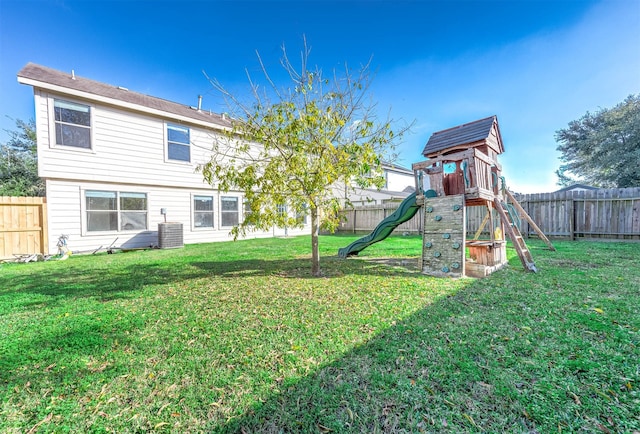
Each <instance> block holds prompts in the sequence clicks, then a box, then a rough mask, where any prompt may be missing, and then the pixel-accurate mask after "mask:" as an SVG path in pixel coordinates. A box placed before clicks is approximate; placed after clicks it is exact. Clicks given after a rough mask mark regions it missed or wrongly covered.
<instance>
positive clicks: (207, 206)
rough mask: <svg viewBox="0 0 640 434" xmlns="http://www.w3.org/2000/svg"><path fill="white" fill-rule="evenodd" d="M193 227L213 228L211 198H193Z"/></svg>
mask: <svg viewBox="0 0 640 434" xmlns="http://www.w3.org/2000/svg"><path fill="white" fill-rule="evenodd" d="M193 227H195V228H213V196H193Z"/></svg>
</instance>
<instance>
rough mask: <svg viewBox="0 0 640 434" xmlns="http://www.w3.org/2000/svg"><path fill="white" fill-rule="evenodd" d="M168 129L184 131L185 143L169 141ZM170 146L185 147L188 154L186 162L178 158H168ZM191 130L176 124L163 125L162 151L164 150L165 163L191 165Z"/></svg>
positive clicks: (167, 123)
mask: <svg viewBox="0 0 640 434" xmlns="http://www.w3.org/2000/svg"><path fill="white" fill-rule="evenodd" d="M170 128H174V129H180V130H186V134H187V141H186V142H179V141H176V140H169V129H170ZM170 145H176V146H185V147H186V148H187V150H188V152H189V159H188V160H183V159H179V158H171V156H170V152H169V148H170ZM191 148H192V146H191V128H190V127H188V126H185V125H180V124H178V123H172V122H165V123H164V149H165V153H164V156H165V162H167V163H175V164H188V165H190V164H191V160H192V155H191Z"/></svg>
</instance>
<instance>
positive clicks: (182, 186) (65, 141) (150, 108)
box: [18, 63, 309, 253]
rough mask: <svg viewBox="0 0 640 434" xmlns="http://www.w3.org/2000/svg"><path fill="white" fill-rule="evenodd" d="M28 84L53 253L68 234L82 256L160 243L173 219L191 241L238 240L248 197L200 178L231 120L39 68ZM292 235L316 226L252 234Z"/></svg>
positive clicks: (27, 75)
mask: <svg viewBox="0 0 640 434" xmlns="http://www.w3.org/2000/svg"><path fill="white" fill-rule="evenodd" d="M18 81H19V82H20V83H22V84H25V85H29V86H32V87H33V90H34V96H35V120H36V131H37V142H38V173H39V176H40V177H42V178H43V179H44V180H45V183H46V196H47V207H48V216H47V217H48V218H47V221H48V234H49V246H51V250H52V253H54V252H55V251H56V240H57V239H58V237H59V236H60V235H61V234H66V235H69V241H68V243H69V247H70V248H71V249H72V250H91V249H96V248H98V247H100V246H105V247H106V246H108V245H110V244H111V243H114V242H115V244H114V245H115V246H120V247H126V248H134V247H146V246H155V245H157V244H158V230H157V229H158V224H159V223H162V222H165V221H168V222H179V223H182V225H183V240H184V243H186V244H189V243H201V242H211V241H223V240H229V239H230V236H229V231H230V229H231V228H232V227H233V226H234V225H235V224H237V223H238V222H239V221H241V220H242V219H243V197H242V194H241V193H239V192H229V193H222V192H218V191H217V190H216V189H214V188H212V187H211V186H210V185H208V184H207V183H206V182H204V180H203V176H202V174H201V173H199V172H197V171H196V168H197V166H198V165H199V164H201V163H204V162H206V161H208V158H209V156H210V150H211V149H212V146H213V143H214V138H215V136H216V134H219V133H220V132H221V131H223V130H225V129H228V128H229V127H230V124H229V120H228V119H226V118H225V117H224V116H221V115H218V114H213V113H207V112H205V111H203V110H200V108H199V107H197V108H194V107H189V106H185V105H182V104H177V103H174V102H171V101H167V100H163V99H160V98H155V97H152V96H147V95H143V94H140V93H136V92H132V91H130V90H128V89H126V88H123V87H116V86H111V85H108V84H104V83H100V82H96V81H93V80H88V79H85V78H81V77H77V76H75V75H74V73H73V72H71V73H65V72H61V71H57V70H54V69H50V68H46V67H43V66H40V65H36V64H32V63H29V64H28V65H26V66H25V67H24V68H23V69H22V70H21V71H20V72H18ZM161 212H165V214H162V213H161ZM287 232H288V234H289V235H295V234H299V233H309V227H308V226H307V227H306V228H305V230H297V229H296V230H293V229H289V230H288V231H286V229H279V228H274V229H273V230H272V231H268V232H256V233H251V234H250V235H251V236H255V237H268V236H274V235H284V234H286V233H287ZM116 240H117V241H116Z"/></svg>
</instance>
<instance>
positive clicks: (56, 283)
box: [0, 236, 640, 433]
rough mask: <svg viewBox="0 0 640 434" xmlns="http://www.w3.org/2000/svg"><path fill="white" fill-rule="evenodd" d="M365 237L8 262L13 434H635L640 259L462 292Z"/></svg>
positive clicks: (5, 343)
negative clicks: (363, 242)
mask: <svg viewBox="0 0 640 434" xmlns="http://www.w3.org/2000/svg"><path fill="white" fill-rule="evenodd" d="M354 239H355V237H346V236H343V237H337V236H333V237H330V236H326V237H322V239H321V249H322V252H321V253H322V255H323V257H322V266H323V270H324V272H325V277H324V278H320V279H313V278H310V277H309V268H310V267H309V262H308V254H307V252H308V245H309V239H308V238H307V237H300V238H290V239H263V240H249V241H239V242H236V243H232V242H229V243H215V244H202V245H189V246H185V248H183V249H179V250H151V251H140V252H130V253H122V254H115V255H106V254H103V255H93V256H91V255H89V256H82V257H80V256H77V257H71V258H70V259H69V260H67V261H59V262H46V263H30V264H5V265H1V266H0V431H1V432H9V433H11V432H16V433H18V432H29V433H32V432H118V433H125V432H215V433H217V432H246V433H254V432H269V433H270V432H274V433H275V432H305V433H306V432H335V433H341V432H362V433H370V432H393V433H397V432H412V433H413V432H452V433H454V432H456V433H457V432H517V433H521V432H527V433H549V432H587V433H588V432H599V433H601V432H604V433H608V432H610V433H614V432H621V433H634V432H639V431H640V392H639V391H638V390H639V388H640V337H639V329H640V291H639V288H640V267H638V258H640V244H633V243H597V242H589V243H587V242H557V243H556V247H557V248H558V251H557V252H550V251H547V250H545V249H543V245H542V244H539V243H537V242H532V243H531V244H530V247H531V250H532V253H533V255H534V258H535V259H536V264H537V265H538V268H539V270H540V272H539V273H538V274H530V273H525V272H524V271H523V269H522V267H521V266H520V263H519V261H518V258H517V256H515V252H514V251H513V250H511V249H509V251H508V254H509V258H510V267H509V268H508V269H505V270H502V271H500V272H497V273H494V274H493V275H492V276H490V277H489V278H486V279H481V280H474V279H459V280H451V279H436V278H431V277H427V276H423V275H421V274H420V273H418V272H417V270H416V258H417V257H418V256H419V255H420V238H417V237H392V238H390V239H389V240H386V241H385V242H383V243H378V244H376V245H374V246H372V247H370V248H369V249H367V250H365V251H363V252H362V253H361V256H360V257H359V258H350V259H348V260H346V261H345V260H339V259H337V258H336V256H335V255H336V252H337V249H338V247H342V246H345V245H347V244H348V243H349V242H351V241H353V240H354ZM383 258H386V260H383Z"/></svg>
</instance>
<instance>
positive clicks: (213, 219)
mask: <svg viewBox="0 0 640 434" xmlns="http://www.w3.org/2000/svg"><path fill="white" fill-rule="evenodd" d="M201 197H206V198H210V199H211V211H209V210H198V209H197V207H196V199H197V198H201ZM215 201H216V198H215V196H214V195H208V194H201V193H193V194H192V195H191V227H192V229H193V230H194V231H207V230H209V231H210V230H215V229H216V213H215V211H216V207H215ZM204 213H211V226H196V214H204Z"/></svg>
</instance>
